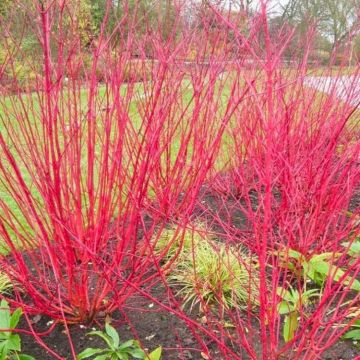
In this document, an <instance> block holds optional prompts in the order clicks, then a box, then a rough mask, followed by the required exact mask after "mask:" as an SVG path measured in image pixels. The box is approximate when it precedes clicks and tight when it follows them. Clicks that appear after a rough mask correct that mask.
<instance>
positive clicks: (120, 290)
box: [0, 1, 234, 322]
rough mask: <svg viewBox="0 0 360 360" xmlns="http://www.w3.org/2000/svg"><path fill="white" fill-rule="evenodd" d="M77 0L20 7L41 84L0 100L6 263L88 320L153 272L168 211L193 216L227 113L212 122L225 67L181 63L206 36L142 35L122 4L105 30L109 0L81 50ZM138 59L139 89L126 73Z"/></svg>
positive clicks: (38, 295) (25, 296)
mask: <svg viewBox="0 0 360 360" xmlns="http://www.w3.org/2000/svg"><path fill="white" fill-rule="evenodd" d="M71 5H72V3H71V2H69V3H67V2H66V1H65V2H62V3H61V4H58V5H57V4H56V3H52V2H48V3H47V2H46V3H43V2H40V1H39V2H37V1H34V2H32V3H31V6H30V7H29V8H26V6H25V5H24V6H23V7H21V9H22V11H24V12H25V14H26V15H27V18H30V20H29V21H30V25H31V28H33V29H34V31H35V32H36V34H37V35H38V41H39V46H40V48H41V56H40V59H41V61H42V69H41V74H39V75H38V77H37V78H36V82H35V88H34V89H32V90H34V91H28V92H24V91H23V90H24V89H23V88H18V89H15V91H13V92H12V93H7V92H6V89H4V90H3V93H2V95H1V99H0V101H1V135H0V147H1V151H2V154H3V157H2V159H1V161H0V172H1V175H0V176H1V189H2V193H3V194H4V195H5V196H3V197H2V199H1V212H0V216H1V231H0V235H1V241H2V244H3V249H4V252H5V254H4V255H3V256H2V257H1V267H2V269H3V271H4V272H5V273H7V274H8V275H9V276H10V277H11V279H12V280H13V281H14V283H16V284H17V285H16V288H17V289H18V290H20V291H19V292H18V298H17V300H16V302H18V303H21V304H22V305H23V306H24V307H25V309H26V310H28V311H33V312H40V313H44V314H47V315H49V316H51V317H54V318H56V319H63V320H66V321H67V322H83V321H91V320H92V319H93V318H94V317H95V316H96V315H97V314H98V313H107V312H111V311H113V310H114V309H115V308H116V307H118V306H121V303H123V302H124V301H125V300H126V299H127V298H128V297H130V296H131V294H132V293H133V291H134V289H136V288H139V287H140V286H141V285H143V284H145V283H146V282H147V281H149V280H150V279H151V278H152V277H154V276H155V273H154V266H155V265H156V264H157V262H158V261H159V260H158V259H155V258H154V256H153V255H152V251H151V247H152V246H153V245H152V244H150V239H151V238H152V237H153V234H154V233H155V230H156V234H160V233H161V229H162V228H163V227H164V226H165V225H166V222H167V221H168V220H169V219H170V218H171V217H174V216H176V217H177V218H179V217H181V222H182V226H183V225H184V224H185V223H186V221H188V220H187V219H188V217H189V214H190V213H191V211H190V210H191V208H192V207H193V205H194V201H195V199H196V194H197V192H198V190H199V188H200V186H201V184H202V182H203V181H204V179H205V177H206V174H207V172H208V170H209V168H211V167H212V164H213V162H214V159H215V154H216V152H217V150H218V148H219V145H220V140H221V134H222V132H223V131H224V128H225V126H226V122H227V121H228V119H229V117H230V116H229V115H228V114H225V115H224V116H223V117H222V119H220V120H221V121H220V122H219V117H218V116H213V113H214V112H216V111H217V109H218V107H219V106H220V105H219V104H220V100H219V98H218V96H217V94H219V93H220V92H221V91H220V90H218V89H216V77H217V75H218V74H219V72H220V67H219V66H212V67H211V66H210V69H208V68H209V67H207V68H205V69H204V68H203V67H202V66H201V65H200V66H199V67H194V68H192V69H191V70H189V69H188V67H187V66H184V65H181V64H180V65H178V63H177V61H178V59H179V58H180V59H182V58H184V57H185V56H186V54H187V53H188V52H189V48H190V46H196V44H197V43H198V42H199V39H196V38H195V37H194V35H193V34H191V33H190V32H188V31H187V30H186V29H178V25H177V24H176V22H175V23H174V30H173V32H170V33H168V34H167V36H166V37H164V36H158V37H157V32H156V26H155V27H153V28H150V27H149V28H148V30H147V32H145V33H144V34H143V33H141V32H140V33H139V32H136V31H135V29H136V26H138V21H140V19H138V20H136V21H134V19H130V20H129V19H128V16H129V13H126V11H127V7H126V6H125V7H124V11H125V13H124V14H123V15H122V18H121V19H118V24H115V25H114V26H112V27H111V28H108V27H107V25H106V24H107V23H106V21H107V18H109V17H110V13H109V12H110V8H111V2H110V1H109V2H108V4H107V9H106V12H105V17H104V22H103V24H102V26H101V29H100V34H99V35H98V36H97V38H96V39H95V40H93V41H92V42H91V43H89V44H87V45H86V46H87V47H84V46H83V44H82V41H81V40H82V38H81V37H80V34H79V36H77V35H76V34H77V33H76V29H78V23H77V19H76V17H74V18H73V17H72V16H71V15H72V14H71V11H72V10H73V8H72V6H71ZM179 11H180V9H179ZM142 16H143V15H142ZM159 26H160V25H159ZM124 28H127V29H130V30H129V31H126V32H125V31H124ZM69 29H70V30H69ZM71 30H73V31H74V33H75V35H73V36H72V37H70V38H68V37H67V35H69V32H70V31H71ZM131 30H133V31H131ZM152 31H153V35H151V36H152V38H151V39H152V40H151V42H150V43H149V39H148V37H149V33H151V32H152ZM149 49H150V50H149ZM7 50H8V51H10V50H11V49H10V47H8V48H7ZM18 50H19V51H21V46H20V45H19V46H18ZM135 50H136V56H137V58H136V59H135V60H133V55H132V54H133V53H135ZM149 51H150V53H151V54H152V59H151V60H149V59H147V58H146V55H147V53H148V52H149ZM85 52H87V53H88V52H90V53H91V61H90V63H89V56H88V54H86V55H87V57H86V59H85ZM208 52H209V49H207V48H206V49H205V48H204V50H201V49H199V52H198V54H199V55H198V57H199V59H202V58H204V56H205V55H206V54H207V53H208ZM9 59H10V60H9V62H8V63H7V64H5V65H4V66H5V67H6V69H8V73H9V74H11V75H12V77H13V78H14V79H15V80H16V76H17V74H16V71H11V69H12V65H13V64H12V62H11V61H12V60H11V57H10V58H9ZM85 60H86V61H85ZM133 62H135V63H136V69H137V72H140V73H141V72H143V73H144V76H143V77H142V78H143V80H144V81H143V83H136V82H135V81H134V80H138V79H137V78H136V79H134V78H131V77H130V78H129V76H127V73H126V71H123V70H125V69H131V68H132V66H133ZM100 80H101V82H100ZM189 82H190V84H192V85H194V86H195V85H196V91H193V90H192V89H193V87H192V86H190V85H189ZM233 108H234V106H230V107H229V109H228V111H233V110H234V109H233ZM149 249H150V250H149ZM155 267H156V266H155Z"/></svg>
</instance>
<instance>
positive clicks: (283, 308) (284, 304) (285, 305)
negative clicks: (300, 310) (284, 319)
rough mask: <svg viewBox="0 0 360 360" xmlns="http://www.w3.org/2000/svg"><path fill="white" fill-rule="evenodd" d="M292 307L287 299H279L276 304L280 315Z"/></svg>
mask: <svg viewBox="0 0 360 360" xmlns="http://www.w3.org/2000/svg"><path fill="white" fill-rule="evenodd" d="M293 310H294V309H293V307H291V306H290V305H289V303H288V302H287V301H281V302H280V303H279V305H278V312H279V314H280V315H285V314H288V313H290V312H291V311H293Z"/></svg>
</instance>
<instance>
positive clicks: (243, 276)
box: [169, 241, 259, 310]
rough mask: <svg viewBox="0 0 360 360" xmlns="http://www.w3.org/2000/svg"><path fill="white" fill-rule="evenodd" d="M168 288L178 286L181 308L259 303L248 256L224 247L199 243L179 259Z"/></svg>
mask: <svg viewBox="0 0 360 360" xmlns="http://www.w3.org/2000/svg"><path fill="white" fill-rule="evenodd" d="M169 280H170V283H171V284H172V285H175V286H180V290H179V291H178V295H179V296H182V297H183V298H184V304H183V306H187V305H189V304H190V309H192V308H193V307H194V306H195V305H196V304H198V305H200V310H201V309H202V307H203V306H207V305H209V304H214V303H218V304H220V305H222V306H224V307H225V308H230V307H245V306H246V307H247V306H248V305H249V304H250V303H251V304H252V305H253V306H257V305H258V304H259V275H258V271H257V269H256V265H255V264H254V263H253V262H252V261H251V259H250V258H249V256H248V255H246V254H245V253H244V252H241V251H235V249H226V247H225V245H224V244H218V243H215V242H210V241H202V242H198V243H196V244H195V246H194V248H193V250H192V253H189V254H188V256H186V257H182V258H181V259H179V261H178V263H177V265H176V267H175V268H174V269H173V271H172V273H171V274H170V275H169Z"/></svg>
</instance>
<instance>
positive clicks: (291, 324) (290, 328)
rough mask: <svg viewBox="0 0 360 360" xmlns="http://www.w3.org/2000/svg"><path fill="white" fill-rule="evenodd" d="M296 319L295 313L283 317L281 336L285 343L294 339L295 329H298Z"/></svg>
mask: <svg viewBox="0 0 360 360" xmlns="http://www.w3.org/2000/svg"><path fill="white" fill-rule="evenodd" d="M297 317H298V313H297V311H295V312H293V313H291V314H290V315H288V316H286V317H285V323H284V330H283V336H284V340H285V341H286V342H288V341H291V340H292V339H293V338H294V335H295V332H296V329H297V327H298V319H297Z"/></svg>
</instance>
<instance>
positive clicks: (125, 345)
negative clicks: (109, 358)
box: [119, 339, 136, 350]
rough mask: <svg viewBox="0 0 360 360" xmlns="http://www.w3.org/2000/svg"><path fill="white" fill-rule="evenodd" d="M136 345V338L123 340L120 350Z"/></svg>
mask: <svg viewBox="0 0 360 360" xmlns="http://www.w3.org/2000/svg"><path fill="white" fill-rule="evenodd" d="M134 345H135V346H136V342H135V340H133V339H132V340H128V341H125V342H123V343H122V344H121V345H120V346H119V350H124V349H127V348H131V347H132V346H134Z"/></svg>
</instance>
